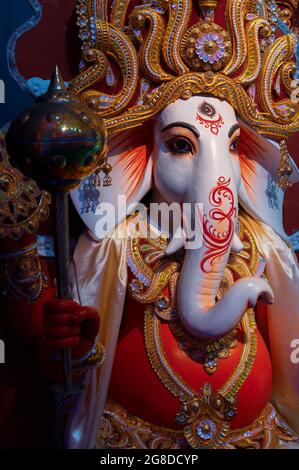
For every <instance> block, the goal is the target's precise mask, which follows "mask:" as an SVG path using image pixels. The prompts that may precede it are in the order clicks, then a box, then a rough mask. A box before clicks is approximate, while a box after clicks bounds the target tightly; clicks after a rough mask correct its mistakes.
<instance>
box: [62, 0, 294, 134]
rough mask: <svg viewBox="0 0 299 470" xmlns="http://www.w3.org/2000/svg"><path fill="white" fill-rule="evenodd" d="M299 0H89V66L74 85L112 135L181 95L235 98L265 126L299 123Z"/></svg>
mask: <svg viewBox="0 0 299 470" xmlns="http://www.w3.org/2000/svg"><path fill="white" fill-rule="evenodd" d="M297 3H298V2H297V0H289V1H277V2H275V1H274V0H257V1H254V2H253V1H251V0H227V1H223V0H218V1H217V0H196V1H192V0H142V1H141V2H139V1H138V0H137V1H136V0H131V1H130V0H113V3H112V4H111V3H110V1H109V0H79V1H78V5H77V12H78V24H79V27H80V33H79V36H80V38H81V39H82V41H83V44H82V49H83V53H82V59H83V60H82V62H81V73H80V74H79V75H78V76H77V77H76V78H75V79H74V80H72V81H71V83H70V88H71V90H72V91H73V92H74V93H76V94H79V95H80V98H81V100H82V101H83V102H84V103H86V104H87V105H88V106H90V107H91V108H92V109H93V110H94V111H95V113H97V114H99V115H101V116H102V117H103V118H104V121H105V124H106V127H107V129H108V131H109V133H110V134H115V133H118V132H120V131H122V130H127V129H130V128H133V127H135V126H138V125H140V124H142V123H143V122H144V121H146V120H148V119H150V118H151V117H153V116H155V115H156V114H157V113H158V112H160V111H162V110H163V109H164V108H165V107H166V106H167V105H168V104H170V103H171V102H173V101H175V100H176V99H178V98H183V99H188V98H189V97H190V96H192V95H195V94H199V93H206V94H211V95H213V96H215V97H218V98H220V99H225V100H226V101H228V102H229V103H230V104H231V105H232V106H233V108H234V109H235V110H236V111H237V113H238V114H239V116H240V118H241V119H243V120H244V121H246V122H247V123H248V124H249V125H250V126H251V127H253V128H254V129H255V130H256V131H257V132H259V133H261V134H264V135H267V136H269V137H271V138H275V139H278V140H281V139H284V138H286V137H288V136H290V135H291V134H292V133H294V132H296V131H298V130H299V108H298V106H297V104H296V102H295V100H294V99H293V100H292V99H291V96H292V92H294V90H293V89H292V82H293V80H294V78H295V77H296V74H297V66H296V62H297V59H299V58H298V56H299V48H298V44H297V37H296V30H297V26H296V20H295V18H296V8H297Z"/></svg>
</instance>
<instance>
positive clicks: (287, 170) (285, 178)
mask: <svg viewBox="0 0 299 470" xmlns="http://www.w3.org/2000/svg"><path fill="white" fill-rule="evenodd" d="M292 173H293V168H292V165H291V162H290V154H289V151H288V148H287V144H286V143H285V141H284V140H281V141H280V162H279V167H278V170H277V175H278V176H279V182H278V186H279V187H280V188H281V189H282V190H285V189H288V188H290V187H291V186H292V183H291V181H290V179H289V177H290V176H291V174H292Z"/></svg>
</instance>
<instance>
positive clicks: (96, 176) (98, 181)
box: [93, 168, 101, 188]
mask: <svg viewBox="0 0 299 470" xmlns="http://www.w3.org/2000/svg"><path fill="white" fill-rule="evenodd" d="M100 171H101V169H100V168H99V169H98V170H97V171H96V172H95V174H94V181H93V183H94V185H95V187H96V188H99V187H100V186H101V177H100Z"/></svg>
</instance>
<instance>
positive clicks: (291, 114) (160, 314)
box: [1, 0, 299, 449]
mask: <svg viewBox="0 0 299 470" xmlns="http://www.w3.org/2000/svg"><path fill="white" fill-rule="evenodd" d="M296 3H297V2H296V1H283V2H279V1H278V2H275V1H272V0H259V1H257V2H251V1H247V0H227V1H222V0H219V1H217V0H198V1H192V0H173V1H170V2H169V1H167V0H146V1H144V2H140V3H139V2H138V1H137V2H136V1H132V2H131V1H129V0H114V2H113V4H112V5H111V4H110V2H107V0H102V1H91V0H80V1H79V2H78V6H77V13H78V24H79V25H80V34H79V35H80V38H81V39H82V42H83V46H82V48H83V62H84V63H82V64H81V66H82V70H81V72H80V74H79V75H78V76H77V77H76V78H74V79H73V80H72V81H71V82H70V83H69V89H70V91H71V92H72V93H74V94H76V95H77V96H78V97H79V98H80V100H81V102H82V103H84V104H85V105H88V106H89V107H90V108H91V109H92V111H93V112H94V114H95V116H99V117H101V118H102V119H103V121H104V124H105V127H106V129H107V132H108V135H109V142H108V144H109V150H108V153H107V159H106V161H105V164H104V165H103V166H102V167H101V168H100V169H99V171H98V172H97V173H95V174H93V175H91V176H89V177H88V178H86V179H84V180H83V181H82V183H81V185H80V187H79V188H77V189H74V190H73V191H72V193H71V198H72V202H73V205H74V207H75V208H76V211H77V213H78V214H79V216H80V217H81V220H82V221H83V222H84V229H83V230H82V231H81V233H80V236H79V238H78V239H77V240H76V244H75V247H74V252H73V256H72V260H71V266H70V277H71V292H72V300H60V299H57V298H56V299H54V298H53V297H54V296H55V283H54V279H53V278H54V275H53V273H52V269H50V268H49V266H50V262H51V260H50V258H47V253H46V252H45V250H44V251H43V252H41V253H40V256H39V258H38V253H39V251H38V248H34V250H35V251H34V252H33V255H34V256H35V258H34V259H35V263H36V264H35V269H36V271H37V273H39V274H40V276H39V277H38V276H37V275H35V276H33V279H35V280H36V279H39V281H40V282H42V281H43V282H44V284H43V286H42V287H41V289H40V290H38V289H37V291H34V293H33V294H34V295H33V294H32V293H31V297H32V295H33V298H30V295H29V294H28V292H27V298H26V296H25V294H24V283H23V284H20V285H21V287H20V289H19V290H18V293H19V295H18V297H17V295H16V294H15V300H14V299H13V296H14V292H15V291H16V289H15V290H14V289H13V288H10V289H7V290H6V291H5V292H6V302H7V305H8V308H9V310H10V312H12V311H13V310H15V311H18V312H19V316H18V315H17V314H16V313H15V314H12V313H10V318H13V320H11V322H12V323H13V324H12V328H13V331H15V333H14V335H15V336H14V340H15V342H16V343H17V342H18V341H19V342H20V343H22V344H23V342H24V340H26V334H27V339H28V337H29V339H30V342H31V346H30V348H31V350H30V351H31V353H30V354H31V356H30V358H29V359H28V360H27V362H26V364H25V365H24V364H23V366H22V367H24V371H25V372H26V370H27V369H26V368H29V365H30V360H31V362H33V361H34V353H33V352H32V344H33V343H34V344H35V345H36V350H37V357H38V361H37V362H38V365H37V366H36V367H38V368H39V370H40V374H41V376H43V377H46V383H47V380H48V381H50V382H51V381H59V377H58V376H59V361H57V354H58V355H59V353H60V352H61V349H60V348H62V347H66V346H70V347H71V349H72V355H73V371H74V377H73V380H74V381H77V382H80V383H81V384H83V385H84V388H83V389H82V392H81V393H79V394H78V395H75V396H74V397H73V398H72V403H71V406H70V408H69V411H68V415H67V418H66V423H65V445H66V447H68V448H71V449H74V448H94V447H97V448H108V449H111V448H122V449H125V448H143V449H153V448H162V449H188V448H189V449H190V448H191V449H192V448H193V449H204V448H214V449H216V448H223V449H227V448H229V449H233V448H296V447H299V438H298V434H299V366H298V364H296V361H293V360H292V358H291V357H292V347H291V344H292V342H293V341H294V339H296V338H298V337H299V302H298V285H299V284H298V283H299V269H298V264H297V260H296V257H295V255H294V252H293V251H292V248H291V244H290V242H289V238H288V236H287V234H286V233H285V231H284V228H283V213H282V208H283V198H284V192H285V190H286V189H287V188H288V187H289V186H290V185H292V184H295V183H296V182H297V181H298V180H299V171H298V169H297V167H296V165H295V163H294V161H293V159H292V158H291V156H290V155H289V153H288V150H287V146H286V139H287V138H288V137H290V136H291V135H292V134H294V133H295V132H298V131H299V110H298V107H297V105H296V103H294V100H292V99H291V94H292V81H293V79H294V77H295V76H296V74H297V73H298V72H297V65H298V64H297V59H299V57H298V56H299V51H298V43H297V37H296V15H295V12H296V7H297V5H296ZM100 90H101V91H100ZM269 187H271V191H269ZM35 190H36V191H37V189H36V188H35ZM41 197H42V196H38V194H37V196H36V200H37V201H38V200H39V199H40V198H41ZM124 197H125V202H126V204H120V200H122V201H123V199H124ZM154 203H155V204H156V206H155V207H157V204H158V205H159V206H158V207H160V208H164V209H165V207H166V208H171V207H172V208H173V207H175V208H176V210H175V212H176V214H175V216H173V217H172V223H171V224H170V223H169V224H168V222H169V220H167V217H166V218H165V217H161V218H160V219H159V218H158V217H152V211H151V207H152V206H153V204H154ZM185 206H187V207H191V210H190V211H189V222H190V224H189V225H190V227H197V229H195V238H199V239H200V243H197V244H196V243H195V244H193V243H191V242H190V239H189V235H188V227H187V226H188V223H187V224H186V223H185V222H186V221H184V220H183V219H184V217H183V216H182V215H179V216H178V217H177V214H178V213H179V214H181V212H180V209H181V208H182V207H185ZM39 207H40V202H39ZM111 208H113V209H114V211H112V212H113V214H114V216H115V217H114V218H113V217H109V216H108V215H107V214H108V212H109V210H110V209H111ZM161 211H162V209H161ZM45 212H47V210H44V211H43V214H39V218H38V221H37V222H36V223H37V224H38V223H40V222H41V219H42V217H44V218H45V217H46V214H45ZM170 213H171V211H169V212H168V214H170ZM187 218H188V217H187ZM158 219H159V220H158ZM42 226H43V227H44V223H43V224H42V225H40V227H42ZM166 226H168V227H167V228H166ZM190 227H189V228H190ZM35 229H36V227H35ZM197 230H198V233H197ZM37 234H39V236H37V238H38V240H40V239H43V240H44V239H45V237H44V236H45V232H43V233H42V236H41V230H40V231H39V229H37ZM48 235H49V234H48ZM22 237H23V238H24V237H25V235H24V234H23V235H22ZM26 237H27V238H28V237H31V238H30V239H31V242H32V240H35V238H36V235H35V234H34V233H33V231H32V233H30V234H29V229H28V230H27V232H26ZM43 237H44V238H43ZM23 238H21V239H19V242H17V241H15V242H14V243H12V242H11V243H10V244H7V248H6V250H7V251H6V253H4V254H2V255H1V257H2V258H1V259H5V266H7V265H9V261H10V260H12V259H13V260H16V257H18V258H17V259H18V260H19V259H22V256H21V254H20V252H22V250H21V248H20V243H21V241H22V240H23ZM27 246H28V243H27ZM36 250H37V251H36ZM23 252H24V250H23ZM24 256H28V249H27V252H26V253H25V254H24ZM19 263H20V261H19ZM32 263H33V261H32V258H31V267H32ZM15 265H16V262H15ZM15 265H14V266H15ZM9 266H11V264H10V265H9ZM25 267H26V266H25ZM9 269H10V271H9ZM7 270H8V272H9V273H11V270H12V268H9V267H8V268H7ZM19 272H20V269H19V270H17V268H15V271H13V274H14V275H15V277H16V273H19ZM42 273H46V274H47V281H46V282H45V280H44V277H43V275H42ZM8 275H9V274H8ZM25 279H26V276H25ZM20 282H21V281H20ZM25 284H26V283H25ZM26 285H27V290H28V289H29V287H30V279H29V280H27V284H26ZM22 289H23V290H22ZM20 305H21V306H22V308H21V307H20ZM20 310H22V311H24V312H25V313H26V318H25V319H24V318H23V320H22V319H20V316H21V314H20ZM16 318H17V319H16ZM98 319H99V320H100V321H98ZM22 321H23V326H22V327H20V323H22ZM30 322H31V323H32V324H31V323H30ZM99 324H100V327H99V329H98V326H99ZM24 325H26V326H24ZM24 331H25V332H26V334H25V333H24ZM33 337H34V341H33V339H32V338H33ZM16 338H18V339H16ZM28 347H29V346H28ZM24 348H25V347H24ZM24 348H23V349H24ZM102 348H104V350H105V354H104V355H105V358H104V362H103V364H101V366H100V367H96V365H97V361H96V360H95V358H97V356H98V355H99V351H101V350H102ZM53 350H55V351H56V353H55V354H53ZM22 351H23V350H22ZM55 361H56V362H55ZM20 364H21V365H22V360H21V362H18V360H17V361H16V367H20ZM28 364H29V365H28ZM57 364H58V365H57ZM32 368H33V366H32V364H31V365H30V370H31V369H32ZM25 372H23V373H25ZM32 374H33V375H34V373H33V372H32ZM9 380H10V378H9V377H7V382H6V383H5V381H4V382H3V383H1V387H2V388H1V390H2V392H1V393H2V395H3V396H6V401H4V402H5V403H6V408H5V410H4V411H3V413H6V418H5V419H4V421H3V424H1V426H2V431H1V435H3V436H4V435H6V436H7V433H9V434H10V435H11V436H12V437H11V439H12V440H11V442H17V440H18V439H19V440H20V441H22V436H20V433H21V430H26V425H28V416H31V420H32V419H33V418H32V416H36V415H38V414H39V413H41V415H43V412H44V409H45V406H46V405H45V403H46V399H45V400H44V401H42V399H41V396H42V394H46V392H45V390H44V388H45V389H46V388H47V387H46V385H44V386H43V390H41V388H42V387H41V385H39V387H38V394H39V398H40V401H35V402H34V403H32V406H31V405H30V400H28V403H27V406H28V410H27V412H26V413H25V412H23V413H22V418H23V419H24V423H25V424H24V423H21V418H20V419H19V421H18V420H15V421H13V416H14V414H15V407H16V406H17V397H18V384H15V382H14V380H15V381H16V382H17V380H16V379H14V378H12V379H11V382H10V381H9ZM39 383H41V382H39ZM5 387H6V388H5ZM26 387H30V385H29V384H28V382H27V385H26ZM12 388H13V389H16V390H17V391H16V392H15V394H13V393H11V389H12ZM3 390H4V392H3ZM19 393H20V392H19ZM21 393H25V394H26V391H25V392H24V391H23V392H21ZM5 394H6V395H5ZM23 405H24V403H23ZM41 410H42V411H41ZM37 421H38V418H37V417H36V418H35V421H34V422H37ZM39 426H40V427H39V432H41V429H42V428H43V426H44V427H45V426H47V421H46V420H44V421H43V424H41V423H40V424H39ZM44 434H47V432H45V433H44ZM16 436H17V437H16Z"/></svg>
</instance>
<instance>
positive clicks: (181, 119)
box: [72, 95, 298, 340]
mask: <svg viewBox="0 0 299 470" xmlns="http://www.w3.org/2000/svg"><path fill="white" fill-rule="evenodd" d="M109 158H110V163H111V165H112V174H111V176H112V180H113V183H112V186H111V187H107V188H102V189H100V190H96V189H95V188H94V186H93V179H92V178H89V179H88V180H86V181H84V182H83V184H82V185H81V188H80V189H79V190H75V191H74V192H73V194H72V199H73V202H74V204H75V206H76V207H77V209H78V211H79V213H81V216H82V218H83V220H84V221H85V223H86V225H87V227H88V229H89V230H90V231H91V233H92V234H93V235H94V236H95V237H98V238H99V233H97V227H98V224H99V221H101V218H102V217H103V207H105V204H107V203H112V204H113V206H115V208H116V209H117V214H118V218H117V221H116V224H118V223H119V222H121V220H123V219H124V217H125V216H126V215H127V214H126V212H125V210H124V209H122V208H120V207H117V204H118V195H119V194H125V195H126V200H127V202H128V203H129V207H131V209H132V207H133V206H134V204H133V205H132V203H138V202H139V201H140V200H141V199H142V198H143V197H144V196H145V195H146V194H147V193H148V192H149V190H150V189H153V194H154V198H155V200H158V201H159V202H166V203H168V204H171V203H173V202H178V203H179V204H183V203H191V204H194V203H201V204H203V214H199V213H198V214H197V213H196V211H195V212H194V213H193V217H194V218H196V217H201V222H202V224H201V225H202V241H203V242H202V245H201V246H199V247H197V248H196V249H188V248H187V247H186V250H185V257H184V262H183V266H182V270H181V274H180V277H179V281H178V310H179V314H180V318H181V320H182V322H183V323H184V325H185V327H186V329H187V330H188V331H189V332H191V333H192V334H193V335H195V336H197V337H199V338H201V339H206V340H209V339H211V338H217V337H221V336H223V335H224V334H226V333H227V332H228V331H230V330H231V329H232V328H233V327H234V326H235V325H236V324H237V323H238V322H239V320H240V318H241V317H242V315H243V314H244V312H245V311H246V310H247V308H249V307H253V306H254V305H255V304H256V302H257V301H258V300H260V301H264V302H267V303H273V301H274V296H273V292H272V290H271V287H270V286H269V284H268V283H267V282H266V281H265V280H263V279H260V278H257V277H247V278H243V279H241V280H239V281H237V282H236V283H235V284H234V285H233V286H231V288H230V289H229V290H228V291H227V292H226V294H225V295H224V296H223V298H222V299H221V300H220V301H218V302H216V293H217V290H218V288H219V284H220V281H221V279H222V276H223V272H224V269H225V266H226V264H227V261H228V257H229V255H230V253H231V250H232V249H233V250H235V251H238V250H241V249H242V244H241V242H240V240H239V239H238V237H237V234H236V232H237V222H238V207H239V204H240V205H241V206H243V208H244V209H245V210H246V211H247V212H248V213H249V214H250V215H251V216H252V217H254V218H256V219H258V220H261V221H263V222H265V223H266V224H268V225H270V226H271V227H272V228H273V229H274V230H275V231H276V232H277V233H278V234H279V235H280V236H281V237H283V238H287V236H286V234H285V232H284V230H283V224H282V204H283V191H282V190H281V189H280V188H279V186H278V181H277V168H278V165H279V160H280V152H279V147H278V145H276V144H275V143H273V142H270V141H268V140H267V139H265V138H264V137H262V136H259V135H258V134H256V133H255V132H254V131H253V130H252V129H250V128H248V127H247V126H246V125H245V124H244V123H243V122H240V120H238V117H237V116H236V113H235V111H234V109H233V108H232V107H231V106H230V105H229V104H228V103H227V102H226V101H221V100H219V99H216V98H213V97H210V96H201V95H198V96H193V97H191V98H189V99H188V100H182V99H179V100H177V101H176V102H174V103H172V104H170V105H168V106H167V107H166V108H165V109H164V110H163V111H162V112H161V113H160V114H159V115H158V116H157V117H156V119H155V122H153V121H151V122H150V123H147V124H144V125H143V127H142V128H139V129H137V130H136V129H135V130H134V131H129V132H126V133H123V134H119V135H118V136H117V137H114V138H112V139H111V142H110V151H109ZM292 165H293V167H294V171H293V176H292V178H293V180H294V181H295V180H297V179H298V172H297V169H296V168H295V164H294V162H292ZM90 193H92V198H91V199H92V204H91V205H93V206H94V207H93V210H90V208H91V206H90V207H88V206H86V201H85V200H84V198H86V197H90ZM84 204H85V205H84ZM196 214H197V215H196ZM110 228H111V229H112V228H113V227H112V226H111V227H110ZM183 243H184V242H182V239H181V237H175V236H174V237H173V238H172V240H171V241H170V243H169V245H168V247H167V249H166V255H169V254H172V253H173V252H175V251H176V250H177V249H179V248H180V247H181V246H182V244H183Z"/></svg>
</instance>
